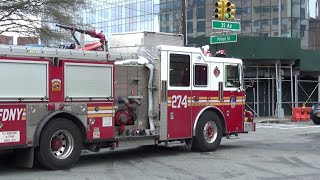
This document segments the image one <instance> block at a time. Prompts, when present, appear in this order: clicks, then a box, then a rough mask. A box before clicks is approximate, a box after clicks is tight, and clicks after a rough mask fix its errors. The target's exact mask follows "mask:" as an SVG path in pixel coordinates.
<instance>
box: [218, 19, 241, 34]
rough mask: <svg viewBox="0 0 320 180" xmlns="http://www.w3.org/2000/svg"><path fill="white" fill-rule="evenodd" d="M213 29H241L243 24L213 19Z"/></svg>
mask: <svg viewBox="0 0 320 180" xmlns="http://www.w3.org/2000/svg"><path fill="white" fill-rule="evenodd" d="M212 29H223V30H230V31H240V30H241V26H240V23H239V22H228V21H216V20H212Z"/></svg>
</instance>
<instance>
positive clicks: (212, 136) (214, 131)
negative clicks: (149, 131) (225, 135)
mask: <svg viewBox="0 0 320 180" xmlns="http://www.w3.org/2000/svg"><path fill="white" fill-rule="evenodd" d="M203 135H204V139H205V140H206V141H207V142H208V143H213V142H214V141H215V140H216V139H217V136H218V128H217V125H216V123H215V122H213V121H208V122H207V123H206V124H205V125H204V128H203Z"/></svg>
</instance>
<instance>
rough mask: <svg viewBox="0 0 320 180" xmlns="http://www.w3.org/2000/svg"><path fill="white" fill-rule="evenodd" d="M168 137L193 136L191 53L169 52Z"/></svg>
mask: <svg viewBox="0 0 320 180" xmlns="http://www.w3.org/2000/svg"><path fill="white" fill-rule="evenodd" d="M168 59H169V62H168V70H169V72H168V76H169V83H168V132H167V138H168V139H179V138H188V137H191V132H192V131H191V106H190V103H188V102H189V101H190V102H191V73H192V72H191V70H192V68H191V54H190V53H180V52H179V53H175V52H169V53H168Z"/></svg>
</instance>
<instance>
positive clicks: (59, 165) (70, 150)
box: [36, 118, 83, 170]
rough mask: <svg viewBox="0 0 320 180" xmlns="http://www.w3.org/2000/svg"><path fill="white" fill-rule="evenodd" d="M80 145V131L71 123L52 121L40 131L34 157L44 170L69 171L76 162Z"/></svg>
mask: <svg viewBox="0 0 320 180" xmlns="http://www.w3.org/2000/svg"><path fill="white" fill-rule="evenodd" d="M82 145H83V144H82V136H81V133H80V130H79V128H78V127H77V126H76V125H75V124H74V123H73V122H71V121H70V120H67V119H62V118H59V119H53V120H51V121H50V122H49V123H48V124H47V125H46V126H45V127H44V128H43V129H42V132H41V136H40V143H39V147H37V149H36V157H37V160H38V162H39V163H40V164H41V165H42V166H44V167H45V168H48V169H52V170H57V169H69V168H71V167H72V166H73V165H74V164H75V163H76V162H77V161H78V159H79V157H80V153H81V150H82Z"/></svg>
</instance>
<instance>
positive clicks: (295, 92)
mask: <svg viewBox="0 0 320 180" xmlns="http://www.w3.org/2000/svg"><path fill="white" fill-rule="evenodd" d="M294 96H295V98H294V106H295V107H299V104H298V102H299V96H298V75H294Z"/></svg>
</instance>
